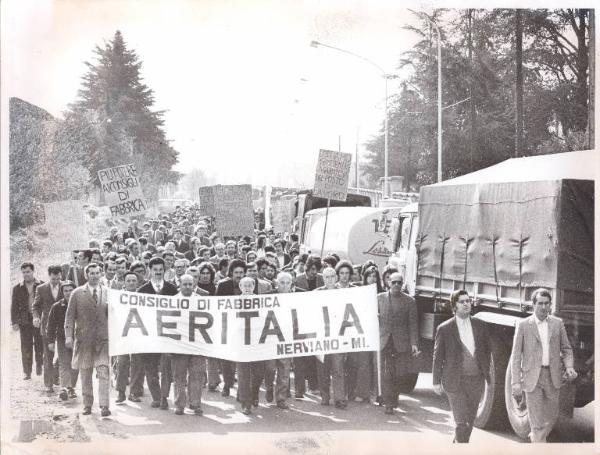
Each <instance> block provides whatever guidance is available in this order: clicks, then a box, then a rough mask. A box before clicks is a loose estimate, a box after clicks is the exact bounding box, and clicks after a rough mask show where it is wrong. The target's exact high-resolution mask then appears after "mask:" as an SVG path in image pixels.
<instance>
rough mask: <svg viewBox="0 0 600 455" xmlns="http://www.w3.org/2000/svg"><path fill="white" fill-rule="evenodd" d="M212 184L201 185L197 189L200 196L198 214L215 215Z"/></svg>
mask: <svg viewBox="0 0 600 455" xmlns="http://www.w3.org/2000/svg"><path fill="white" fill-rule="evenodd" d="M214 188H215V187H214V186H201V187H200V188H199V190H198V192H199V196H200V214H201V215H202V216H215V215H216V212H215V195H214Z"/></svg>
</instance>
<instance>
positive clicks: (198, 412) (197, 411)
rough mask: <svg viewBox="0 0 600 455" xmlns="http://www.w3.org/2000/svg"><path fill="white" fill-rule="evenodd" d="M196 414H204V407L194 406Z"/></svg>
mask: <svg viewBox="0 0 600 455" xmlns="http://www.w3.org/2000/svg"><path fill="white" fill-rule="evenodd" d="M194 414H196V415H197V416H201V415H202V414H204V412H203V411H202V408H201V407H200V406H198V407H195V408H194Z"/></svg>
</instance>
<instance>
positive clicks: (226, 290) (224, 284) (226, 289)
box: [215, 277, 260, 295]
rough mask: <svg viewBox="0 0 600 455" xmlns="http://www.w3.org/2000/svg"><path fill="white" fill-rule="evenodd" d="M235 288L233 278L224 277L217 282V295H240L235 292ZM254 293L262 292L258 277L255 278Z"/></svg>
mask: <svg viewBox="0 0 600 455" xmlns="http://www.w3.org/2000/svg"><path fill="white" fill-rule="evenodd" d="M233 289H234V288H233V278H229V277H227V278H223V279H222V280H221V281H219V282H218V283H217V290H216V292H215V295H239V294H235V293H234V292H233ZM254 293H255V294H260V292H258V280H257V279H256V278H255V279H254Z"/></svg>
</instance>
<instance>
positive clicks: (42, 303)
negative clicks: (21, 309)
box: [33, 282, 63, 336]
mask: <svg viewBox="0 0 600 455" xmlns="http://www.w3.org/2000/svg"><path fill="white" fill-rule="evenodd" d="M62 298H63V293H62V290H61V288H60V283H59V285H58V293H57V294H56V300H55V299H54V297H52V285H51V284H50V282H47V283H44V284H40V285H39V286H38V287H37V289H36V290H35V299H34V301H33V317H34V318H36V317H37V318H39V319H40V332H41V333H42V336H46V325H47V324H48V314H49V313H50V308H52V305H54V302H58V301H59V300H60V299H62Z"/></svg>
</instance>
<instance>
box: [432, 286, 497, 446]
mask: <svg viewBox="0 0 600 455" xmlns="http://www.w3.org/2000/svg"><path fill="white" fill-rule="evenodd" d="M450 303H451V305H452V309H453V311H454V317H453V318H452V319H450V320H448V321H446V322H444V323H443V324H441V325H440V326H439V327H438V329H437V332H436V335H435V345H434V350H433V389H434V391H435V393H437V394H438V395H441V394H442V392H444V391H445V392H446V395H447V396H448V400H449V401H450V407H451V408H452V414H453V416H454V423H455V425H456V429H455V430H454V441H453V442H469V438H470V437H471V432H472V431H473V423H474V421H475V417H476V415H477V408H478V407H479V401H480V400H481V395H482V394H483V390H484V387H485V382H486V381H487V382H488V383H489V382H490V359H491V353H490V344H489V338H488V335H487V330H486V325H485V322H483V321H480V320H479V319H473V318H471V299H470V298H469V294H468V293H467V291H465V290H464V289H460V290H457V291H454V292H453V293H452V294H451V295H450Z"/></svg>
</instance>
